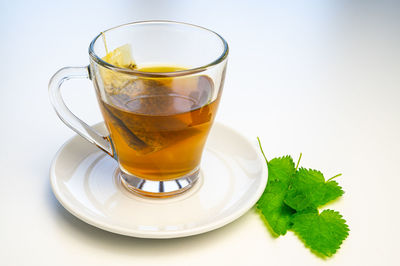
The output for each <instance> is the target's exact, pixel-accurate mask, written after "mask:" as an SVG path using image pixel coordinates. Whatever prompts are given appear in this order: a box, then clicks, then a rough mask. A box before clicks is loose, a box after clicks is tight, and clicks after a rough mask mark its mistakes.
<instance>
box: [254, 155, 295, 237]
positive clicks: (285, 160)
mask: <svg viewBox="0 0 400 266" xmlns="http://www.w3.org/2000/svg"><path fill="white" fill-rule="evenodd" d="M295 171H296V170H295V167H294V162H293V159H292V157H290V156H285V157H281V158H275V159H272V160H271V161H269V162H268V183H267V186H266V188H265V190H264V193H263V194H262V196H261V198H260V199H259V200H258V202H257V204H256V207H257V209H258V211H259V213H260V214H261V215H263V216H264V218H265V220H266V221H267V222H268V224H269V225H270V226H271V228H272V230H273V231H274V232H275V233H276V234H277V235H284V234H286V231H287V230H288V229H289V228H290V226H291V216H292V214H293V213H294V212H295V211H294V210H293V209H292V208H290V207H288V206H287V205H286V204H285V203H284V202H283V200H284V199H285V195H286V192H287V188H288V186H289V183H290V180H291V178H292V177H293V175H294V173H295Z"/></svg>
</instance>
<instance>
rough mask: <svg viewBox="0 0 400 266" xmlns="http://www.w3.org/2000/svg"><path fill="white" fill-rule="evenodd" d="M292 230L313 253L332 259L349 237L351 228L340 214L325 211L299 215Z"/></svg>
mask: <svg viewBox="0 0 400 266" xmlns="http://www.w3.org/2000/svg"><path fill="white" fill-rule="evenodd" d="M292 222H293V226H292V230H293V231H294V232H295V233H296V234H297V235H298V236H299V237H300V239H302V240H303V242H304V243H305V244H306V246H307V247H309V248H310V249H311V250H312V251H314V252H316V253H318V254H321V255H323V256H327V257H330V256H332V255H333V254H335V253H336V251H337V250H338V249H339V248H340V245H341V244H342V242H343V240H345V239H346V238H347V236H348V235H349V227H348V226H347V224H346V221H345V220H344V219H343V218H342V215H340V214H339V212H336V211H333V210H325V211H323V212H322V213H321V214H318V212H315V211H314V212H313V211H311V212H305V213H297V214H296V215H294V216H293V219H292Z"/></svg>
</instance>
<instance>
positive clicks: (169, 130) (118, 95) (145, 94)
mask: <svg viewBox="0 0 400 266" xmlns="http://www.w3.org/2000/svg"><path fill="white" fill-rule="evenodd" d="M124 53H125V54H124ZM127 55H129V56H127ZM89 58H90V64H89V66H85V67H66V68H62V69H61V70H59V71H58V72H57V73H56V74H55V75H54V76H53V77H52V79H51V80H50V84H49V94H50V99H51V102H52V104H53V106H54V108H55V110H56V112H57V114H58V116H59V117H60V118H61V120H62V121H63V122H64V123H65V124H66V125H67V126H69V127H70V128H72V129H73V130H74V131H76V132H77V133H78V134H79V135H81V136H82V137H84V138H85V139H86V140H88V141H89V142H91V143H93V144H95V145H96V146H97V147H99V148H100V149H102V150H103V151H105V152H106V153H107V154H109V155H110V156H112V157H113V158H114V159H115V160H117V162H118V164H119V171H120V173H119V176H120V178H121V182H122V184H123V185H124V186H125V187H126V188H127V189H128V190H130V191H134V192H136V193H139V194H141V195H144V196H150V197H168V196H173V195H176V194H179V193H182V192H184V191H186V190H187V189H189V188H190V187H192V186H193V184H194V183H195V182H196V180H197V179H198V176H199V170H200V168H199V167H200V161H201V156H202V152H203V149H204V145H205V143H206V139H207V136H208V133H209V131H210V128H211V126H212V123H213V121H214V118H215V115H216V112H217V109H218V104H219V101H220V98H221V93H222V88H223V84H224V78H225V71H226V65H227V58H228V45H227V43H226V41H225V40H224V39H223V38H222V37H221V36H220V35H218V34H217V33H215V32H213V31H211V30H208V29H205V28H202V27H199V26H195V25H191V24H186V23H179V22H172V21H143V22H134V23H129V24H125V25H121V26H118V27H114V28H111V29H109V30H106V31H104V32H102V33H100V34H99V35H97V36H96V37H95V38H94V40H93V41H92V42H91V44H90V46H89ZM71 78H89V79H91V80H92V81H93V84H94V87H95V90H96V95H97V99H98V102H99V106H100V109H101V112H102V115H103V118H104V121H105V124H106V127H107V129H108V132H109V135H108V136H102V135H100V134H99V133H97V132H96V131H95V130H94V129H93V128H91V127H90V126H88V125H87V124H85V123H84V122H83V121H81V120H80V119H79V118H77V117H76V116H75V115H73V114H72V113H71V111H69V109H68V108H67V107H66V106H65V104H64V101H63V99H62V97H61V94H60V87H61V85H62V83H63V81H65V80H68V79H71Z"/></svg>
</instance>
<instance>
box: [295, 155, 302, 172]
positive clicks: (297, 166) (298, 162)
mask: <svg viewBox="0 0 400 266" xmlns="http://www.w3.org/2000/svg"><path fill="white" fill-rule="evenodd" d="M301 156H303V154H302V153H301V152H300V156H299V160H298V161H297V165H296V171H297V168H299V164H300V160H301Z"/></svg>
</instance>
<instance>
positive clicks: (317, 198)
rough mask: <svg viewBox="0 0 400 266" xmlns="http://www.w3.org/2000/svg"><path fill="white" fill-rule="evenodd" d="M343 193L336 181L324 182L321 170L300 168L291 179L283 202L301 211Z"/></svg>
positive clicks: (322, 203)
mask: <svg viewBox="0 0 400 266" xmlns="http://www.w3.org/2000/svg"><path fill="white" fill-rule="evenodd" d="M343 193H344V192H343V190H342V188H341V187H340V186H339V184H338V183H337V182H336V181H328V182H325V178H324V175H323V174H322V173H321V172H319V171H316V170H311V169H305V168H300V169H299V170H298V171H297V172H296V173H295V174H294V176H293V178H292V179H291V182H290V185H289V188H288V192H287V193H286V196H285V199H284V202H285V203H286V204H287V205H288V206H290V207H291V208H293V209H295V210H296V211H303V210H305V209H316V208H318V207H319V206H322V205H324V204H326V203H328V202H330V201H332V200H334V199H336V198H338V197H340V196H341V195H343Z"/></svg>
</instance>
